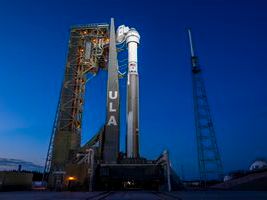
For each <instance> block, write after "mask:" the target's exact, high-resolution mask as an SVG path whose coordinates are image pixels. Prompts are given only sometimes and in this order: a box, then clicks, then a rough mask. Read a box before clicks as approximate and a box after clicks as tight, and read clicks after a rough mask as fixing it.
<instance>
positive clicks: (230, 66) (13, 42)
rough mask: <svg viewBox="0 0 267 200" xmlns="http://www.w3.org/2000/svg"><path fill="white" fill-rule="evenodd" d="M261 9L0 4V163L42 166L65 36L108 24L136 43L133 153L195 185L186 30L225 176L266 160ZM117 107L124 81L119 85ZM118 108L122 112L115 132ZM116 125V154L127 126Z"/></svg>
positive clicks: (220, 1) (99, 80) (88, 106)
mask: <svg viewBox="0 0 267 200" xmlns="http://www.w3.org/2000/svg"><path fill="white" fill-rule="evenodd" d="M266 10H267V3H265V1H264V0H262V1H260V0H253V1H252V0H251V1H246V0H242V1H241V0H239V1H237V0H236V1H234V0H198V1H197V0H194V1H193V0H177V1H174V0H173V1H171V0H165V1H156V0H153V1H152V0H151V1H141V0H140V1H139V0H135V1H120V0H109V1H104V0H102V1H89V0H75V1H74V0H73V1H69V0H65V1H63V0H62V1H55V0H54V1H52V0H46V1H36V0H24V1H20V0H1V1H0V26H1V28H0V157H5V158H17V159H24V160H27V161H32V162H34V163H37V164H43V162H44V159H45V154H46V151H47V146H48V140H49V137H50V132H51V128H52V123H53V119H54V115H55V111H56V105H57V101H58V97H59V91H60V86H61V82H62V78H63V74H64V66H65V61H66V53H67V43H68V39H69V28H70V27H71V26H72V25H76V24H88V23H94V22H109V20H110V17H115V23H116V25H117V26H118V25H120V24H126V25H129V26H131V27H135V28H136V29H137V30H138V31H139V33H140V35H141V44H140V47H139V61H140V62H139V72H140V87H141V88H140V109H141V110H140V120H141V122H140V123H141V124H140V126H141V127H140V134H141V154H142V155H143V156H145V157H147V158H151V159H152V158H155V157H157V156H158V155H159V154H160V153H161V152H162V151H163V150H164V149H169V150H170V154H171V159H172V164H173V166H174V168H176V170H177V171H178V172H180V171H181V166H183V169H184V175H185V178H194V177H196V176H197V154H196V141H195V129H194V118H193V100H192V85H191V73H190V59H189V47H188V39H187V35H186V28H187V27H191V28H192V30H193V36H194V40H195V45H196V52H197V54H198V56H199V57H200V63H201V65H202V67H203V69H204V75H205V81H206V87H207V93H208V97H209V102H210V105H211V109H212V114H213V118H214V124H215V128H216V131H217V132H216V134H217V139H218V144H219V148H220V151H221V155H222V160H223V164H224V169H225V171H226V172H229V171H231V170H236V169H247V168H248V166H249V164H250V162H251V161H252V160H254V159H255V158H258V157H267V145H266V140H267V126H266V125H267V59H266V52H267V39H266V35H267V12H266ZM105 77H106V72H101V73H100V74H99V76H97V77H96V78H95V79H93V80H92V81H91V82H89V84H88V87H87V94H86V103H85V113H84V124H83V128H84V129H83V137H82V140H83V142H85V141H86V140H87V139H89V138H90V137H91V136H92V135H93V134H94V133H95V132H96V131H97V130H98V129H99V127H100V126H101V125H102V124H103V123H104V120H105V88H106V82H105ZM121 83H122V85H121V93H122V95H121V96H122V101H123V100H124V99H125V85H124V84H125V81H124V80H122V81H121ZM123 112H125V103H122V123H124V122H125V120H124V118H125V115H123ZM121 126H122V133H121V135H122V138H121V141H122V145H121V149H122V150H124V137H125V124H121Z"/></svg>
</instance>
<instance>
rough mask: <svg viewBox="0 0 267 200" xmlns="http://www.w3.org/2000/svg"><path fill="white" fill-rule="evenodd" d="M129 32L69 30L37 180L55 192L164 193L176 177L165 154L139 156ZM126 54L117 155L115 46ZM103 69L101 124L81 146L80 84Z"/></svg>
mask: <svg viewBox="0 0 267 200" xmlns="http://www.w3.org/2000/svg"><path fill="white" fill-rule="evenodd" d="M139 40H140V35H139V33H138V32H137V31H136V30H135V29H134V28H129V27H127V26H124V25H122V26H119V27H118V28H117V31H115V25H114V20H113V19H111V23H110V24H90V25H85V26H78V27H73V28H72V29H71V34H70V40H69V51H68V58H67V64H66V71H65V78H64V81H63V84H62V89H61V94H60V100H59V103H58V108H57V112H56V117H55V121H54V127H53V132H52V134H51V139H50V145H49V150H48V154H47V159H46V164H45V170H44V177H43V180H44V181H47V182H48V187H49V188H51V189H55V190H68V189H69V190H89V191H93V190H122V189H133V188H135V189H150V190H151V189H155V190H168V191H170V190H171V188H172V185H173V187H174V186H176V187H177V186H179V184H180V183H179V178H178V177H177V176H176V174H175V173H174V171H173V170H172V169H171V167H170V162H169V157H168V152H167V151H164V152H163V154H162V155H160V156H159V157H158V158H157V159H155V160H147V159H145V158H142V157H141V156H140V154H139V78H138V62H137V57H138V56H137V48H138V45H139ZM120 44H125V45H126V46H127V50H128V72H127V100H126V102H127V114H126V115H127V124H126V126H127V134H126V135H127V137H126V151H125V153H122V152H120V144H119V141H120V139H119V138H120V93H119V75H120V72H119V65H118V56H117V52H118V48H117V45H120ZM99 70H107V73H108V78H107V101H106V107H107V113H106V122H105V125H104V126H103V127H102V128H101V130H99V132H98V133H96V134H95V136H94V137H93V138H91V139H90V140H89V141H88V142H87V143H86V144H85V145H83V146H81V124H82V114H83V104H84V93H85V87H86V82H87V81H88V80H89V77H90V76H95V75H97V73H98V72H99Z"/></svg>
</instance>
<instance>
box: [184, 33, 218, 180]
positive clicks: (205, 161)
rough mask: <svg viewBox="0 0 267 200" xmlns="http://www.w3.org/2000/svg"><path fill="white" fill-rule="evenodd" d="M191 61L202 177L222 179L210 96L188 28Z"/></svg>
mask: <svg viewBox="0 0 267 200" xmlns="http://www.w3.org/2000/svg"><path fill="white" fill-rule="evenodd" d="M188 34H189V40H190V48H191V62H192V82H193V99H194V113H195V128H196V138H197V152H198V165H199V172H200V179H201V181H203V182H204V183H206V181H208V180H212V179H221V178H222V173H223V167H222V161H221V157H220V153H219V150H218V145H217V140H216V135H215V129H214V125H213V121H212V116H211V112H210V107H209V104H208V98H207V94H206V89H205V84H204V79H203V77H202V70H201V68H200V65H199V62H198V57H197V56H195V53H194V49H193V43H192V37H191V31H190V30H188Z"/></svg>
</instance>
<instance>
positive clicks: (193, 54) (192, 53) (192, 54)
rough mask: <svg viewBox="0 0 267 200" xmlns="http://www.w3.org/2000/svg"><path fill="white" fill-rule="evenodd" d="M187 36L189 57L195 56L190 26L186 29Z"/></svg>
mask: <svg viewBox="0 0 267 200" xmlns="http://www.w3.org/2000/svg"><path fill="white" fill-rule="evenodd" d="M188 37H189V42H190V50H191V57H195V52H194V46H193V41H192V34H191V29H190V28H189V29H188Z"/></svg>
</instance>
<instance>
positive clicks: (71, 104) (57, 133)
mask: <svg viewBox="0 0 267 200" xmlns="http://www.w3.org/2000/svg"><path fill="white" fill-rule="evenodd" d="M108 44H109V24H89V25H86V26H76V27H73V28H72V29H71V33H70V40H69V51H68V57H67V64H66V69H65V77H64V81H63V85H62V88H61V95H60V100H59V103H58V109H57V114H56V117H55V120H54V125H53V131H52V134H51V138H50V142H49V149H48V153H47V158H46V163H45V169H44V178H43V179H44V180H47V176H46V174H48V173H50V175H51V174H53V173H55V174H56V173H58V174H63V172H64V170H65V169H64V168H65V165H66V163H67V162H69V161H70V160H71V159H72V158H73V157H74V156H73V155H74V154H75V153H76V151H77V150H78V149H79V148H80V147H81V125H82V114H83V105H84V95H85V86H86V83H87V82H88V80H89V79H88V75H89V74H91V75H96V74H97V73H98V71H99V69H101V68H102V69H106V68H107V60H108ZM52 182H55V181H54V180H53V181H52ZM52 184H53V183H52Z"/></svg>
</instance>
